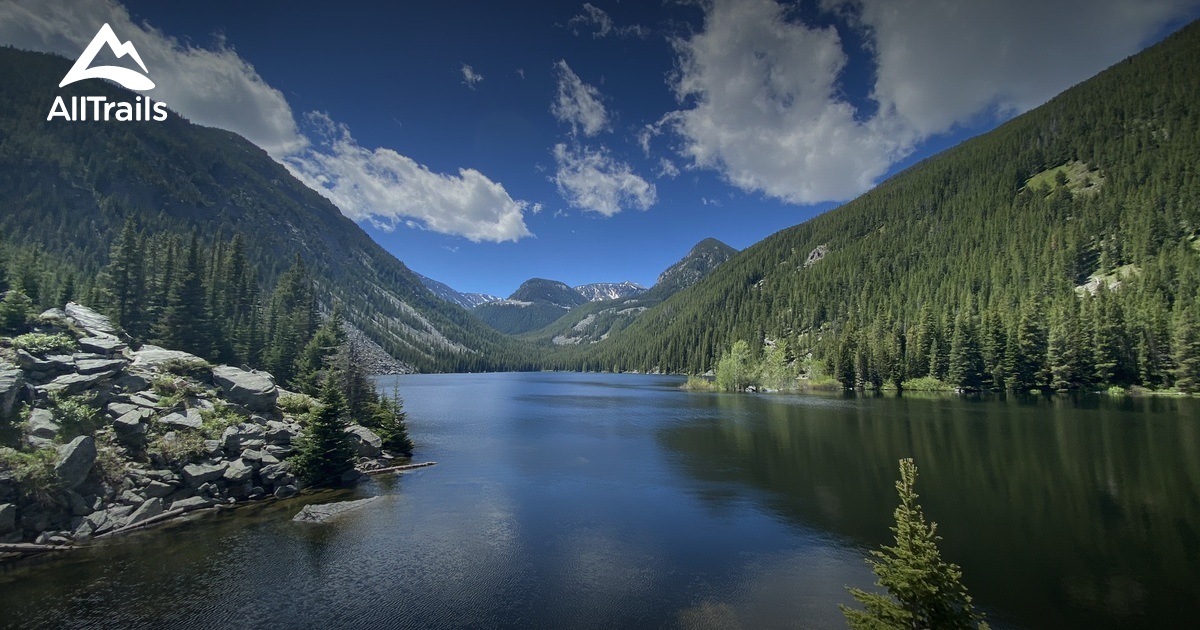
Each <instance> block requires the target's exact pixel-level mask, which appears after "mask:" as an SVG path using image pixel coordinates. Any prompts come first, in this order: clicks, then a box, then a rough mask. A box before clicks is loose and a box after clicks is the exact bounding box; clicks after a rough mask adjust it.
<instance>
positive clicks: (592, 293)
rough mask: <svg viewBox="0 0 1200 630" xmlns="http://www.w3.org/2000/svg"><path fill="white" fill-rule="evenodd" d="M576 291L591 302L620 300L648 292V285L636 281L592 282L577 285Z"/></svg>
mask: <svg viewBox="0 0 1200 630" xmlns="http://www.w3.org/2000/svg"><path fill="white" fill-rule="evenodd" d="M575 291H576V292H578V293H579V294H580V295H582V296H583V297H585V298H587V300H588V301H589V302H603V301H605V300H619V299H622V298H627V297H633V296H635V295H640V294H642V293H645V292H646V287H644V286H642V285H640V284H638V283H636V282H628V281H626V282H594V283H592V284H581V285H579V286H577V287H575Z"/></svg>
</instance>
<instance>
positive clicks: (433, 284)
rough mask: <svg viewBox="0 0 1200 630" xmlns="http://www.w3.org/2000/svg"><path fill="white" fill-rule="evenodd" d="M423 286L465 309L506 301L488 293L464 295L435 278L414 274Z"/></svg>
mask: <svg viewBox="0 0 1200 630" xmlns="http://www.w3.org/2000/svg"><path fill="white" fill-rule="evenodd" d="M413 273H414V274H415V275H416V276H417V278H418V279H420V280H421V284H423V285H425V288H426V289H429V290H430V291H431V292H432V293H433V294H434V295H436V296H438V297H440V298H442V299H443V300H446V301H447V302H450V303H452V304H457V305H459V306H461V307H463V308H465V309H472V308H475V307H476V306H479V305H480V304H488V303H490V302H499V301H500V300H502V299H504V298H501V297H500V296H496V295H488V294H487V293H463V292H461V291H457V290H455V289H454V288H452V287H451V286H450V285H448V284H445V283H443V282H438V281H437V280H434V279H433V278H429V277H426V276H423V275H421V274H419V273H417V272H415V271H414V272H413Z"/></svg>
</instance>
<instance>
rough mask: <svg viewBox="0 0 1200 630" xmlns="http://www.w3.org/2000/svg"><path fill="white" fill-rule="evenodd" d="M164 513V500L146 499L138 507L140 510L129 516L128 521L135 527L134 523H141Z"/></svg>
mask: <svg viewBox="0 0 1200 630" xmlns="http://www.w3.org/2000/svg"><path fill="white" fill-rule="evenodd" d="M162 513H163V500H162V499H160V498H158V497H154V498H152V499H146V500H145V501H144V502H143V503H142V504H141V505H140V506H138V509H136V510H134V512H133V514H130V515H129V520H128V521H127V524H128V525H133V524H134V523H140V522H142V521H144V520H146V519H148V518H152V517H155V516H158V515H159V514H162Z"/></svg>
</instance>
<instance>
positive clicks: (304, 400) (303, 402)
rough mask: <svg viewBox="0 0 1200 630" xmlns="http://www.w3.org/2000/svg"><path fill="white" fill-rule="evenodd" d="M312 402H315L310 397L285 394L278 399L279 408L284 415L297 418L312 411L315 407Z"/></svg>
mask: <svg viewBox="0 0 1200 630" xmlns="http://www.w3.org/2000/svg"><path fill="white" fill-rule="evenodd" d="M314 402H315V401H313V399H312V397H311V396H305V395H304V394H287V395H284V396H280V397H279V403H278V404H279V408H280V409H282V410H283V411H284V413H287V414H290V415H293V416H299V415H303V414H307V413H309V412H310V411H312V410H313V407H314V406H315V404H314Z"/></svg>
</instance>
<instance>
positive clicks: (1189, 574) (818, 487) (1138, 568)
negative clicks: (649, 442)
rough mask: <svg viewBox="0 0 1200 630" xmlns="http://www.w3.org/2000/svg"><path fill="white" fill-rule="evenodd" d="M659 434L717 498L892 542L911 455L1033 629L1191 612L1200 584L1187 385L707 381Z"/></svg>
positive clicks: (1012, 610) (973, 556)
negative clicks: (1157, 392)
mask: <svg viewBox="0 0 1200 630" xmlns="http://www.w3.org/2000/svg"><path fill="white" fill-rule="evenodd" d="M690 404H692V405H695V406H697V407H703V408H707V409H710V410H711V413H709V414H706V415H708V418H707V419H705V420H700V421H694V422H688V423H674V424H670V425H667V426H664V427H663V428H662V429H661V430H660V431H659V432H658V440H659V442H660V443H661V444H662V445H663V446H664V447H665V448H667V449H669V450H670V451H671V452H672V453H674V454H675V455H676V456H675V458H674V459H673V461H674V462H675V463H676V465H677V466H679V468H680V469H681V470H682V471H684V472H685V473H686V474H687V475H688V476H689V477H690V478H693V479H696V480H701V481H703V482H705V483H704V484H703V485H700V486H699V487H698V489H697V491H696V492H695V493H694V494H695V496H696V497H697V498H698V499H700V500H701V501H704V502H706V503H707V504H709V505H710V507H711V509H712V510H714V511H718V512H719V511H723V510H725V509H727V505H728V501H729V499H730V494H729V493H725V494H722V493H714V492H712V491H711V489H710V488H709V484H713V483H718V484H732V485H733V486H734V487H738V488H746V489H748V490H749V491H750V492H751V496H753V497H754V498H755V500H756V501H757V502H758V503H760V504H761V505H762V506H764V507H765V508H766V509H769V510H770V511H772V512H773V513H776V514H778V515H780V516H781V517H782V518H784V519H786V520H787V521H788V522H791V523H793V524H795V525H799V526H803V527H805V528H818V529H821V530H824V531H827V532H830V533H831V534H833V535H836V536H838V537H840V538H843V539H846V540H848V541H850V542H851V543H852V544H855V545H858V546H860V547H862V548H864V549H865V548H867V547H873V546H875V545H877V544H879V543H880V542H881V541H885V540H887V539H888V536H889V532H888V530H887V528H888V526H889V525H890V523H891V508H892V507H893V506H894V504H895V495H894V489H893V483H894V479H895V475H896V461H897V460H898V459H899V458H901V457H907V456H912V457H915V459H916V461H917V464H918V466H919V468H920V473H921V479H920V482H919V485H918V491H919V492H920V494H921V495H922V503H923V504H924V506H925V508H926V512H927V513H928V514H929V515H930V516H931V518H933V519H934V520H936V521H938V522H939V523H940V524H941V527H942V528H943V529H942V532H943V535H944V536H945V540H944V542H943V551H944V552H945V553H946V554H947V555H948V556H949V557H950V558H952V559H953V560H955V561H956V562H958V563H959V564H961V565H962V566H963V568H964V572H965V575H966V576H967V582H968V585H969V586H970V588H971V589H972V592H973V593H974V594H975V595H976V598H977V599H978V600H980V601H981V602H983V603H984V604H985V605H987V606H989V607H991V608H993V609H998V610H1000V611H1003V613H1002V614H1003V616H1004V617H1006V618H1011V619H1013V620H1015V621H1017V622H1019V623H1020V624H1022V625H1029V626H1031V627H1079V628H1098V627H1128V626H1130V625H1137V626H1141V627H1178V626H1181V625H1186V624H1187V623H1189V622H1190V620H1191V618H1192V616H1191V612H1192V611H1191V610H1190V608H1188V607H1187V606H1185V604H1184V602H1191V601H1195V600H1196V599H1197V598H1198V597H1200V553H1198V552H1200V545H1198V544H1197V543H1198V540H1200V538H1198V527H1200V435H1198V434H1197V433H1198V431H1197V427H1196V424H1195V421H1194V418H1196V417H1198V416H1200V413H1198V412H1200V408H1198V406H1197V404H1196V401H1193V400H1179V399H1133V398H1125V399H1116V400H1111V399H1101V398H1099V397H1094V396H1088V397H1080V398H1077V399H1068V398H1053V399H1041V398H1021V399H1018V400H1011V399H1010V400H1007V401H1003V400H996V399H984V398H977V399H964V398H947V397H918V396H904V397H870V398H856V399H846V398H844V397H813V396H806V397H784V396H780V397H771V396H732V395H715V394H713V395H703V394H700V395H695V396H694V397H693V399H692V401H691V402H690Z"/></svg>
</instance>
